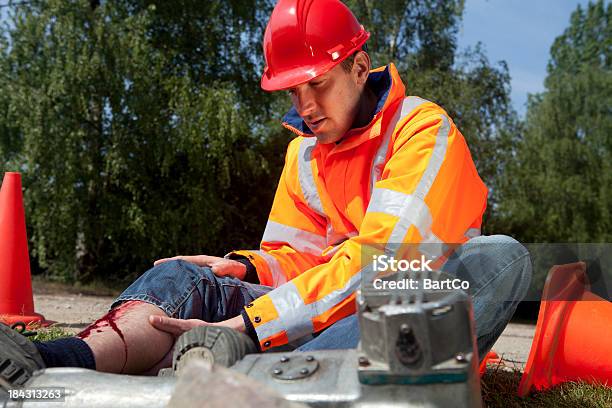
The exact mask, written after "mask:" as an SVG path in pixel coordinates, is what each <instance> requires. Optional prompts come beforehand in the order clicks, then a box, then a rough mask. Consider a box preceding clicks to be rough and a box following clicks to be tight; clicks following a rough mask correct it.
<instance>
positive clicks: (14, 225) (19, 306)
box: [0, 172, 45, 325]
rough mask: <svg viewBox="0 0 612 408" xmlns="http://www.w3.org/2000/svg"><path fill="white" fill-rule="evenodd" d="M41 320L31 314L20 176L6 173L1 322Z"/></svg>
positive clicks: (0, 208) (0, 220)
mask: <svg viewBox="0 0 612 408" xmlns="http://www.w3.org/2000/svg"><path fill="white" fill-rule="evenodd" d="M44 320H45V318H44V317H43V316H42V315H41V314H38V313H35V312H34V299H33V297H32V278H31V276H30V257H29V254H28V239H27V235H26V224H25V212H24V210H23V199H22V195H21V175H20V174H19V173H9V172H7V173H5V174H4V181H3V182H2V188H1V189H0V321H2V322H4V323H6V324H9V325H10V324H13V323H15V322H24V323H26V324H29V323H32V322H44Z"/></svg>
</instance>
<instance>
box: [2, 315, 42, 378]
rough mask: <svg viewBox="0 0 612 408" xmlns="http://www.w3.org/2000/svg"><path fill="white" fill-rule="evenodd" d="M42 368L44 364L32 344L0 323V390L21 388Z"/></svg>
mask: <svg viewBox="0 0 612 408" xmlns="http://www.w3.org/2000/svg"><path fill="white" fill-rule="evenodd" d="M42 368H45V363H44V362H43V359H42V357H41V356H40V353H39V352H38V350H37V349H36V346H35V345H34V343H32V342H31V341H30V340H28V339H27V338H26V337H24V336H22V335H21V334H19V333H17V332H16V331H15V330H13V329H11V328H10V327H9V326H7V325H5V324H3V323H0V388H3V389H5V390H7V389H9V388H11V387H18V386H21V385H23V384H25V382H26V381H28V379H30V377H31V376H32V373H34V371H36V370H40V369H42Z"/></svg>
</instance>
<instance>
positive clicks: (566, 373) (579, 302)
mask: <svg viewBox="0 0 612 408" xmlns="http://www.w3.org/2000/svg"><path fill="white" fill-rule="evenodd" d="M589 288H590V286H589V282H588V278H587V276H586V265H585V264H584V263H583V262H578V263H574V264H568V265H561V266H558V265H556V266H554V267H553V268H552V269H551V270H550V272H549V273H548V276H547V278H546V284H545V285H544V292H543V295H542V302H541V305H540V313H539V315H538V322H537V325H536V331H535V335H534V338H533V343H532V346H531V351H530V354H529V359H528V360H527V364H526V365H525V371H524V373H523V376H522V377H521V382H520V384H519V389H518V395H519V396H525V395H527V394H528V393H529V392H530V391H531V389H532V388H535V389H537V390H542V389H545V388H549V387H552V386H554V385H557V384H561V383H563V382H567V381H586V382H589V383H593V384H604V385H612V353H610V345H611V340H610V339H612V303H611V302H608V301H607V300H605V299H602V298H601V297H599V296H597V295H595V294H594V293H592V292H591V291H590V290H589Z"/></svg>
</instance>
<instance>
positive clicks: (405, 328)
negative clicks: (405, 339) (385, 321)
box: [400, 323, 410, 334]
mask: <svg viewBox="0 0 612 408" xmlns="http://www.w3.org/2000/svg"><path fill="white" fill-rule="evenodd" d="M400 333H402V334H408V333H410V326H408V325H407V324H406V323H404V324H402V325H401V326H400Z"/></svg>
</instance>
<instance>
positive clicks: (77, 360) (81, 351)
mask: <svg viewBox="0 0 612 408" xmlns="http://www.w3.org/2000/svg"><path fill="white" fill-rule="evenodd" d="M34 345H35V346H36V348H37V349H38V352H39V353H40V355H41V356H42V359H43V361H44V362H45V364H46V366H47V367H80V368H89V369H91V370H95V369H96V361H95V360H94V356H93V352H92V351H91V348H89V346H88V345H87V343H85V342H84V341H83V340H81V339H80V338H78V337H66V338H63V339H57V340H51V341H45V342H38V341H35V342H34Z"/></svg>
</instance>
